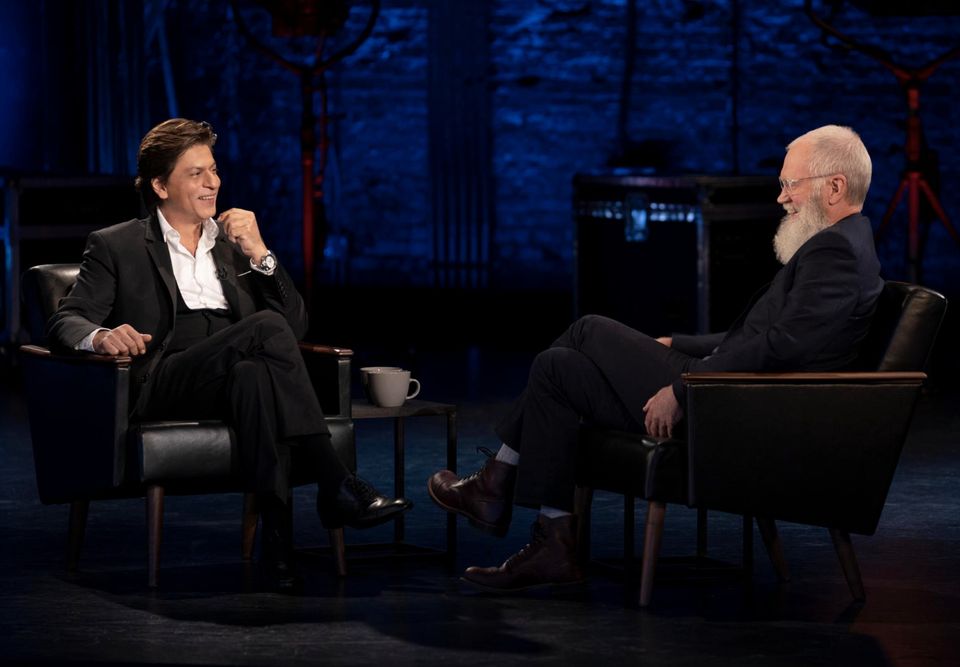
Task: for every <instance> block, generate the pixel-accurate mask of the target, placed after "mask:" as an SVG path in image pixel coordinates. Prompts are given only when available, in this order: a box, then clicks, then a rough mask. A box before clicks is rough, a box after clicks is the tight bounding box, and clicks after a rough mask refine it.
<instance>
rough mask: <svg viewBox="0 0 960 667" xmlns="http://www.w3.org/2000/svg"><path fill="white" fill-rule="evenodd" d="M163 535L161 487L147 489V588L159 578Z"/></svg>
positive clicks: (154, 586)
mask: <svg viewBox="0 0 960 667" xmlns="http://www.w3.org/2000/svg"><path fill="white" fill-rule="evenodd" d="M162 533H163V487H162V486H157V485H152V486H149V487H147V586H148V587H150V588H156V587H157V582H158V581H159V578H160V538H161V537H162Z"/></svg>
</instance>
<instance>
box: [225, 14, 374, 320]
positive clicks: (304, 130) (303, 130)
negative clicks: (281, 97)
mask: <svg viewBox="0 0 960 667" xmlns="http://www.w3.org/2000/svg"><path fill="white" fill-rule="evenodd" d="M324 1H325V0H294V1H293V2H292V3H291V2H287V3H261V4H264V5H267V6H268V8H270V9H271V14H273V15H274V19H275V20H277V21H281V20H285V21H286V22H287V25H286V29H287V30H291V26H296V30H292V32H291V33H290V34H291V35H292V36H305V35H310V36H313V37H316V38H317V46H316V51H315V52H314V54H313V59H312V60H313V62H309V63H299V62H295V61H294V60H292V59H290V58H286V57H284V56H282V55H281V54H280V53H278V52H277V51H276V50H275V49H272V48H271V47H269V46H268V45H267V44H266V43H265V42H263V41H262V40H260V39H259V38H258V37H257V36H256V35H254V33H253V31H252V30H251V29H250V28H249V26H247V23H246V21H244V19H243V15H242V13H241V12H240V7H239V5H238V1H237V0H232V2H231V7H232V10H233V18H234V20H235V21H236V23H237V27H238V28H239V29H240V32H241V33H242V34H243V36H244V37H246V39H247V40H248V41H249V42H250V44H251V45H252V46H253V47H254V48H255V49H256V50H257V51H259V52H260V53H262V54H263V55H265V56H267V57H268V58H270V59H271V60H273V61H274V62H276V63H277V64H279V65H280V66H282V67H283V68H285V69H287V70H289V71H291V72H293V73H294V74H296V75H297V76H298V77H299V78H300V92H301V98H302V102H303V110H302V114H301V121H300V168H301V174H302V184H303V296H304V298H305V299H306V301H307V304H308V305H309V304H310V303H312V296H313V272H314V266H315V264H316V260H317V256H316V255H317V253H316V248H317V247H318V246H320V247H321V253H322V252H323V250H322V243H323V242H324V241H325V240H326V236H327V224H326V214H325V211H324V205H323V184H324V173H325V171H326V166H327V152H328V150H329V147H330V143H329V138H328V135H327V122H328V115H327V82H326V77H325V74H326V71H327V70H328V69H330V68H331V67H332V66H333V65H334V64H336V63H338V62H339V61H341V60H343V59H344V58H346V57H347V56H349V55H350V54H352V53H353V52H354V51H356V50H357V49H358V48H359V47H360V45H361V44H362V43H363V42H364V41H365V40H366V39H367V37H369V36H370V33H371V32H373V25H374V23H376V21H377V16H379V14H380V0H371V2H370V5H371V7H370V14H369V16H368V17H367V23H366V25H365V26H364V28H363V30H362V31H361V32H360V34H359V35H358V36H357V38H356V39H354V40H352V41H351V42H350V43H349V44H347V45H346V46H344V47H343V48H341V49H340V50H339V51H337V52H336V53H334V54H332V55H330V56H328V57H327V58H323V57H322V56H323V51H324V46H325V44H326V39H327V37H329V36H331V34H332V31H333V30H336V29H338V28H339V25H337V23H336V22H335V23H332V24H331V25H330V26H324V25H322V21H318V17H321V16H324V15H325V12H324V10H323V8H322V7H321V5H322V3H323V2H324ZM341 2H342V0H341ZM344 4H345V3H344ZM291 9H292V10H293V14H292V15H290V14H289V12H290V11H291ZM327 11H330V9H329V7H328V8H327ZM343 11H344V14H343V18H345V17H346V12H347V11H348V9H347V8H344V10H343ZM304 26H310V28H304ZM274 32H278V31H277V30H276V27H275V30H274ZM315 92H318V93H319V94H320V115H319V118H317V116H316V113H315V112H314V109H313V94H314V93H315ZM318 124H319V140H318V138H317V132H316V127H317V125H318ZM315 155H316V159H315ZM315 166H316V169H315Z"/></svg>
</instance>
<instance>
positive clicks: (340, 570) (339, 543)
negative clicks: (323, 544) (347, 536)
mask: <svg viewBox="0 0 960 667" xmlns="http://www.w3.org/2000/svg"><path fill="white" fill-rule="evenodd" d="M329 533H330V553H332V554H333V561H334V564H335V566H336V568H337V576H338V577H345V576H347V555H346V550H345V546H344V542H343V528H334V529H333V530H331V531H329Z"/></svg>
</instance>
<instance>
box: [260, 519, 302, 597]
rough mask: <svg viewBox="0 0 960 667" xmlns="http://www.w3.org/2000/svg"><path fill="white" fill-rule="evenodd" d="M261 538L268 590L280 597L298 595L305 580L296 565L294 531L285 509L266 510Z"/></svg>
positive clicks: (262, 558) (263, 565) (262, 574)
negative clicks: (281, 594)
mask: <svg viewBox="0 0 960 667" xmlns="http://www.w3.org/2000/svg"><path fill="white" fill-rule="evenodd" d="M261 518H262V520H263V524H262V527H261V537H260V562H259V564H260V572H261V576H262V578H263V580H264V581H265V582H266V584H267V587H269V588H272V589H273V590H276V591H277V592H279V593H295V592H297V591H299V590H300V589H301V588H302V587H303V577H301V576H300V573H299V572H298V571H297V567H296V564H295V563H294V562H293V530H292V527H291V526H290V512H289V510H288V509H287V508H285V507H282V506H281V507H270V508H265V509H264V511H263V512H262V513H261Z"/></svg>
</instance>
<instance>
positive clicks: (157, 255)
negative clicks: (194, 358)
mask: <svg viewBox="0 0 960 667" xmlns="http://www.w3.org/2000/svg"><path fill="white" fill-rule="evenodd" d="M144 234H145V238H146V241H147V252H148V253H149V254H150V258H151V259H152V260H153V264H154V266H156V268H157V273H159V274H160V278H161V279H162V280H163V284H164V286H165V287H166V288H167V294H168V295H169V296H170V309H171V312H174V311H176V309H177V306H176V304H177V279H176V278H174V276H173V263H172V262H171V261H170V251H169V250H168V249H167V244H166V243H165V242H164V240H163V234H161V233H160V221H159V220H158V219H157V216H156V215H155V214H154V215H152V216H150V218H149V219H147V225H146V231H145V233H144ZM174 314H175V312H174Z"/></svg>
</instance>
